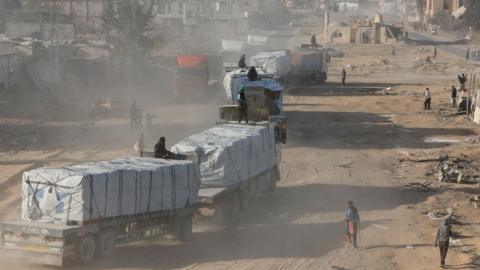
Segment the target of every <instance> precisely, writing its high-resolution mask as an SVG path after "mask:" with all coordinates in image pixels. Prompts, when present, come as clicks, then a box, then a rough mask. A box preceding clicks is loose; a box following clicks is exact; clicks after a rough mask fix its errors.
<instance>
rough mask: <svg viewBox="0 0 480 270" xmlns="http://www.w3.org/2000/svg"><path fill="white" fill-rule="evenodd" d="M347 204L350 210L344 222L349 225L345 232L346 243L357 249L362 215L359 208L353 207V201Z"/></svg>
mask: <svg viewBox="0 0 480 270" xmlns="http://www.w3.org/2000/svg"><path fill="white" fill-rule="evenodd" d="M347 204H348V208H347V212H346V214H345V220H344V222H345V223H346V224H347V228H346V230H345V241H346V242H347V243H349V244H352V245H353V247H354V248H356V247H357V234H358V227H359V224H360V215H359V214H358V210H357V208H356V207H355V206H353V202H352V201H348V202H347Z"/></svg>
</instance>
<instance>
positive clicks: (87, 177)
mask: <svg viewBox="0 0 480 270" xmlns="http://www.w3.org/2000/svg"><path fill="white" fill-rule="evenodd" d="M199 186H200V177H199V171H198V166H197V165H196V163H192V162H191V161H177V160H163V159H153V158H125V159H118V160H112V161H103V162H96V163H89V164H84V165H75V166H69V167H62V168H39V169H35V170H32V171H28V172H25V173H24V174H23V179H22V219H24V220H42V221H57V222H68V221H80V222H81V221H89V220H97V219H102V218H109V217H116V216H125V215H134V214H142V213H149V212H156V211H162V210H171V209H177V208H182V207H185V206H188V205H191V204H194V203H196V202H197V193H198V189H199Z"/></svg>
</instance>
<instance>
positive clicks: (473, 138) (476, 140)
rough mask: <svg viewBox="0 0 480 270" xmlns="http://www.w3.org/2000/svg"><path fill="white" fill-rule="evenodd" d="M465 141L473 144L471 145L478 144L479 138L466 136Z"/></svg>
mask: <svg viewBox="0 0 480 270" xmlns="http://www.w3.org/2000/svg"><path fill="white" fill-rule="evenodd" d="M465 141H466V142H468V143H472V144H473V143H478V142H480V138H479V137H478V136H475V135H471V136H468V137H467V138H465Z"/></svg>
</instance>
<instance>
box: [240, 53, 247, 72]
mask: <svg viewBox="0 0 480 270" xmlns="http://www.w3.org/2000/svg"><path fill="white" fill-rule="evenodd" d="M238 67H239V68H242V69H246V68H247V63H246V62H245V54H242V56H241V57H240V60H238Z"/></svg>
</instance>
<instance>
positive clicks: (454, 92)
mask: <svg viewBox="0 0 480 270" xmlns="http://www.w3.org/2000/svg"><path fill="white" fill-rule="evenodd" d="M452 106H453V108H455V107H457V88H455V86H454V85H452Z"/></svg>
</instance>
